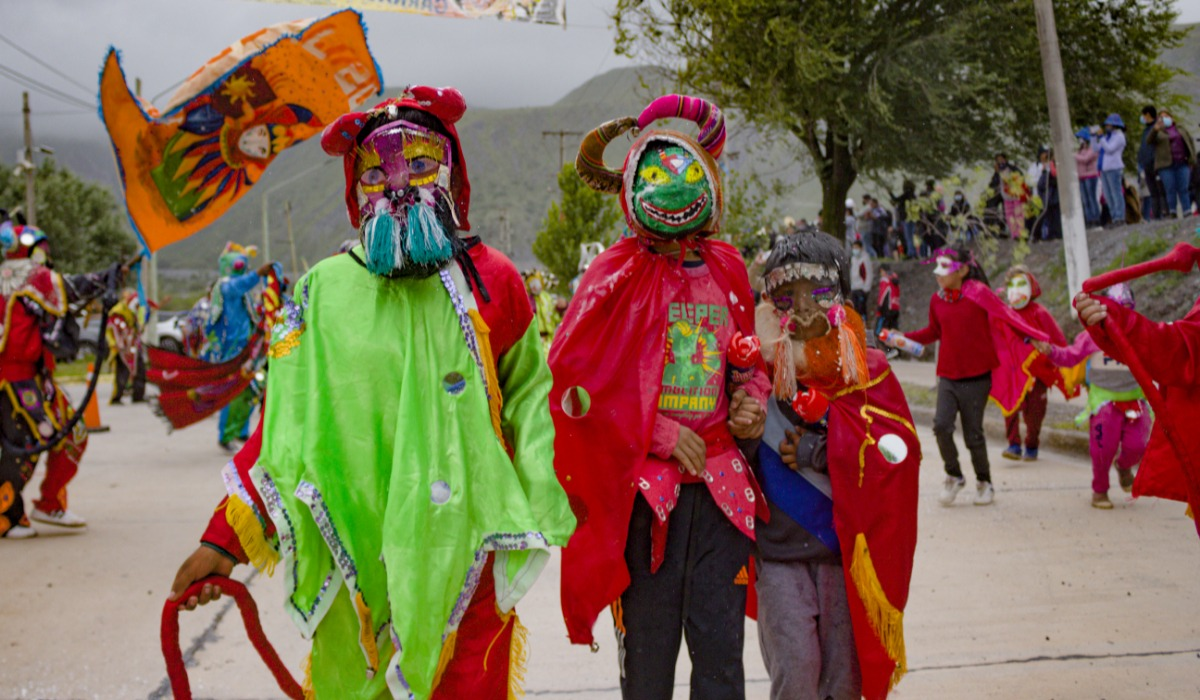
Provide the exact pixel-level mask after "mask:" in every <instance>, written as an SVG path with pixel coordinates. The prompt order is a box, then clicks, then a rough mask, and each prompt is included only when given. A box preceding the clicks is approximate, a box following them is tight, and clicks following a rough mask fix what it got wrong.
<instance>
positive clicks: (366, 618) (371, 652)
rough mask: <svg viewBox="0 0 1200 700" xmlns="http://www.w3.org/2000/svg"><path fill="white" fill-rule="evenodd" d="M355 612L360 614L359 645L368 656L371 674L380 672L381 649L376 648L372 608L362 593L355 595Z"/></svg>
mask: <svg viewBox="0 0 1200 700" xmlns="http://www.w3.org/2000/svg"><path fill="white" fill-rule="evenodd" d="M354 611H355V612H356V613H358V644H359V646H361V647H362V650H363V653H365V654H366V655H367V665H368V667H369V668H370V671H371V674H372V675H374V674H375V671H377V670H379V648H378V647H377V646H375V626H374V625H373V624H371V608H369V607H367V602H366V601H365V600H363V596H362V591H358V592H357V593H355V594H354Z"/></svg>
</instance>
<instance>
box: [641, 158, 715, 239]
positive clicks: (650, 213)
mask: <svg viewBox="0 0 1200 700" xmlns="http://www.w3.org/2000/svg"><path fill="white" fill-rule="evenodd" d="M713 200H714V197H713V186H712V182H710V180H709V174H708V171H707V169H706V168H705V167H704V164H703V163H702V162H701V160H700V159H699V158H697V157H696V155H695V154H693V153H692V152H691V151H689V150H688V149H686V148H684V147H682V146H678V145H675V144H671V143H668V142H665V141H652V142H650V143H649V144H648V145H647V148H646V150H645V151H643V152H642V155H641V157H640V158H639V159H638V162H637V170H636V174H635V175H634V178H633V196H632V198H631V207H630V208H631V210H632V212H633V215H634V217H635V218H636V219H637V221H638V223H640V224H641V225H642V226H643V227H645V228H646V229H648V230H649V231H651V232H652V233H655V234H658V235H660V236H662V237H663V238H670V239H675V238H683V237H686V236H689V235H692V234H694V233H696V232H697V231H700V230H702V229H703V228H704V227H705V226H706V225H707V224H708V222H709V219H710V218H711V217H712V213H713Z"/></svg>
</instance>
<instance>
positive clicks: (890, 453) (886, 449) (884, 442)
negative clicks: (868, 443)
mask: <svg viewBox="0 0 1200 700" xmlns="http://www.w3.org/2000/svg"><path fill="white" fill-rule="evenodd" d="M876 447H878V448H879V453H880V454H882V455H883V458H884V459H885V460H887V462H888V463H889V464H899V463H901V462H903V461H904V460H905V459H907V458H908V445H906V444H904V440H903V439H901V437H900V436H899V435H896V434H895V433H889V434H887V435H884V436H883V437H881V438H879V442H877V443H876Z"/></svg>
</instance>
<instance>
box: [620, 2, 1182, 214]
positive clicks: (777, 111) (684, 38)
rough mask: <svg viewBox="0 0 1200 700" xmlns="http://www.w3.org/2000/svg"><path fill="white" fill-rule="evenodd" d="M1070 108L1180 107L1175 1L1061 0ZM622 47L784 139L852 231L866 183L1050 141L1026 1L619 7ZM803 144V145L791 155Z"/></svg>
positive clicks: (1087, 116) (1087, 113) (1081, 114)
mask: <svg viewBox="0 0 1200 700" xmlns="http://www.w3.org/2000/svg"><path fill="white" fill-rule="evenodd" d="M1054 5H1055V14H1056V18H1057V24H1058V30H1059V40H1060V42H1061V48H1062V55H1063V62H1064V66H1063V68H1064V71H1065V72H1066V83H1067V91H1068V99H1069V101H1070V104H1071V107H1072V110H1073V112H1074V114H1075V115H1076V121H1078V122H1080V123H1096V122H1097V121H1098V120H1099V119H1100V118H1102V117H1103V115H1104V114H1107V113H1109V112H1121V113H1124V114H1125V115H1126V119H1127V120H1128V121H1130V122H1131V123H1133V124H1136V121H1135V120H1133V119H1131V117H1133V116H1134V115H1136V114H1137V113H1138V107H1139V106H1140V104H1141V103H1143V102H1144V101H1157V102H1160V103H1164V102H1165V103H1166V104H1172V103H1178V102H1179V101H1180V100H1181V99H1182V98H1181V97H1179V96H1178V95H1172V94H1169V93H1168V92H1167V88H1166V83H1167V81H1168V80H1169V79H1170V78H1171V77H1172V76H1173V75H1174V74H1175V71H1173V70H1172V69H1170V68H1168V67H1166V66H1164V65H1163V64H1162V63H1161V62H1160V61H1159V59H1158V57H1159V55H1160V53H1161V51H1162V50H1163V49H1165V48H1169V47H1172V46H1175V45H1177V44H1178V43H1179V42H1180V40H1181V38H1182V36H1183V30H1180V29H1176V28H1174V27H1173V26H1172V25H1173V22H1174V20H1175V17H1176V16H1177V15H1176V13H1175V11H1174V10H1173V3H1172V0H1057V1H1056V2H1055V3H1054ZM614 20H615V23H616V46H617V52H618V53H620V54H624V55H628V56H631V57H637V58H641V59H649V60H650V61H651V62H653V63H657V64H659V65H662V66H669V67H671V68H672V69H674V70H675V72H676V74H677V80H678V82H679V84H680V85H682V86H683V87H684V88H685V89H688V90H692V91H696V92H699V93H701V94H705V95H710V96H712V97H713V98H714V99H715V100H716V101H717V103H718V104H719V105H720V106H722V107H724V108H726V109H731V110H735V111H736V112H737V113H738V114H739V115H741V116H742V117H743V118H745V119H747V120H749V121H751V122H753V123H755V124H756V125H758V126H759V127H761V128H764V129H765V130H766V131H768V132H774V133H782V134H786V135H790V136H791V137H793V138H794V139H795V141H796V142H797V143H798V144H800V145H801V146H802V149H800V151H801V152H802V153H804V154H807V156H808V157H809V158H810V159H811V161H812V164H813V169H814V171H815V172H816V174H817V177H818V178H819V180H820V182H821V189H822V198H823V201H822V218H823V221H824V223H825V227H826V229H827V230H829V231H830V232H831V233H835V234H836V235H839V236H842V235H844V230H843V229H844V224H843V202H844V201H845V199H846V195H847V193H848V192H849V190H850V187H851V185H853V184H854V182H855V180H856V179H857V178H858V176H859V175H860V174H863V175H866V176H869V177H871V178H872V179H876V180H879V179H882V177H883V176H884V175H888V174H891V175H893V176H894V175H895V174H898V173H899V174H908V175H912V176H919V175H931V176H936V177H941V176H944V175H946V174H947V173H949V172H950V171H951V170H953V169H955V168H956V167H960V166H963V165H969V164H972V163H976V162H979V161H980V160H982V159H984V158H986V157H988V156H990V155H991V154H992V153H993V152H995V151H997V150H1005V149H1023V150H1026V151H1027V152H1032V151H1033V149H1034V148H1035V147H1036V144H1038V143H1042V142H1045V141H1046V140H1047V138H1048V134H1049V123H1048V117H1047V107H1046V96H1045V89H1044V83H1043V79H1042V72H1041V56H1040V53H1039V51H1038V38H1037V30H1036V21H1035V15H1034V11H1033V0H1012V1H1011V2H980V1H979V0H874V1H871V0H804V1H800V0H659V1H658V2H645V1H644V0H618V2H617V9H616V12H615V14H614ZM797 148H799V147H797Z"/></svg>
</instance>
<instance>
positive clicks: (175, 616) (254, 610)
mask: <svg viewBox="0 0 1200 700" xmlns="http://www.w3.org/2000/svg"><path fill="white" fill-rule="evenodd" d="M208 584H211V585H213V586H216V587H217V588H219V589H221V592H222V593H224V594H226V595H228V596H230V597H231V598H233V600H234V601H235V602H236V603H237V606H238V611H239V612H241V614H242V623H243V624H245V626H246V636H248V637H249V638H250V643H251V644H253V645H254V650H255V651H257V652H258V655H259V657H261V658H262V660H263V663H265V664H266V665H267V668H268V669H270V671H271V675H273V676H275V682H276V683H278V684H279V689H280V690H282V691H283V693H284V695H286V696H288V697H289V698H291V699H292V700H304V690H303V689H302V688H301V687H300V684H299V683H297V682H296V679H295V678H293V677H292V674H291V673H290V672H288V670H287V667H286V666H284V665H283V661H281V660H280V659H279V653H278V652H276V651H275V647H273V646H271V642H269V641H268V640H267V635H265V634H264V633H263V629H262V622H261V621H259V619H258V605H256V604H255V602H254V598H253V597H252V596H251V595H250V591H248V590H246V586H244V585H243V584H241V583H240V582H238V581H234V580H233V579H231V578H226V577H224V576H208V577H205V578H202V579H200V580H199V581H196V582H195V583H193V584H192V585H191V586H188V589H187V590H186V591H184V592H183V595H181V596H179V598H178V599H176V600H168V601H167V602H166V603H165V604H164V605H163V614H162V652H163V659H165V660H166V662H167V677H168V678H169V679H170V680H171V693H172V694H173V695H174V696H175V700H192V687H191V684H190V683H189V682H188V675H187V666H186V665H185V662H184V660H183V652H182V651H181V650H180V648H179V606H181V605H183V603H184V601H186V600H187V599H188V598H191V597H192V596H196V595H199V594H200V590H201V589H202V588H204V586H205V585H208Z"/></svg>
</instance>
